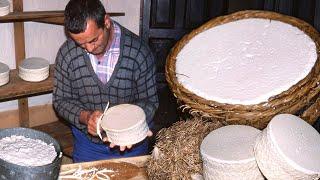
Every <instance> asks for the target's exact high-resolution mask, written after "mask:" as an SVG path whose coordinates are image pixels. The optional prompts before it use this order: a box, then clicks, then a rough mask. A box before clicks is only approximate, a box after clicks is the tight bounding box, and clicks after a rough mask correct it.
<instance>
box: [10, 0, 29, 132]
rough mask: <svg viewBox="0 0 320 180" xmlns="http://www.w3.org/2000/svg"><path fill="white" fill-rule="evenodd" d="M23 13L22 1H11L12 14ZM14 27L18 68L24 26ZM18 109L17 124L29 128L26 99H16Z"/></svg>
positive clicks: (22, 54)
mask: <svg viewBox="0 0 320 180" xmlns="http://www.w3.org/2000/svg"><path fill="white" fill-rule="evenodd" d="M22 11H23V1H22V0H16V1H13V12H22ZM13 27H14V43H15V57H16V67H18V66H19V64H20V62H21V61H22V60H23V59H25V56H26V53H25V40H24V25H23V22H15V23H14V24H13ZM18 108H19V124H20V126H22V127H29V125H30V122H29V106H28V99H27V98H22V99H18Z"/></svg>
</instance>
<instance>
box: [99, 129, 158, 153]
mask: <svg viewBox="0 0 320 180" xmlns="http://www.w3.org/2000/svg"><path fill="white" fill-rule="evenodd" d="M152 135H153V133H152V132H151V131H150V130H149V131H148V133H147V136H148V137H151V136H152ZM103 142H109V140H108V137H104V138H103ZM115 146H117V145H116V144H114V143H112V142H111V143H110V148H114V147H115ZM131 148H132V144H131V145H126V146H120V151H125V150H126V149H131Z"/></svg>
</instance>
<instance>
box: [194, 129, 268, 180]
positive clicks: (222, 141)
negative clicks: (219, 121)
mask: <svg viewBox="0 0 320 180" xmlns="http://www.w3.org/2000/svg"><path fill="white" fill-rule="evenodd" d="M258 134H260V130H258V129H255V128H253V127H250V126H243V125H229V126H225V127H222V128H219V129H216V130H214V131H212V132H211V133H209V134H208V135H207V136H206V137H205V139H204V140H203V141H202V143H201V147H200V153H201V158H202V161H203V176H204V178H205V179H214V180H218V179H219V180H221V179H222V180H224V179H226V180H227V179H240V180H241V179H243V180H245V179H249V180H250V179H252V180H254V179H255V180H256V179H261V180H263V176H262V174H261V173H260V171H259V169H258V166H257V163H256V161H255V158H254V153H253V146H254V142H255V139H256V137H257V135H258Z"/></svg>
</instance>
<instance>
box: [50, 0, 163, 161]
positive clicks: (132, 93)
mask: <svg viewBox="0 0 320 180" xmlns="http://www.w3.org/2000/svg"><path fill="white" fill-rule="evenodd" d="M64 25H65V32H66V34H67V36H68V39H67V41H66V42H65V43H64V44H63V45H62V46H61V48H60V49H59V51H58V54H57V58H56V62H55V63H56V66H55V75H54V89H53V105H54V108H55V110H56V112H57V114H58V115H59V116H61V117H62V118H63V119H65V120H66V121H67V122H68V123H70V124H71V130H72V133H73V136H74V149H73V160H74V162H83V161H92V160H99V159H109V158H118V157H130V156H137V155H144V154H147V153H148V143H147V140H144V141H143V142H141V143H138V144H135V145H133V146H132V147H131V145H129V146H127V147H114V146H115V145H114V144H112V143H111V144H110V145H109V146H110V147H109V146H108V145H107V144H104V142H102V141H101V140H100V139H99V138H98V136H97V134H96V132H97V128H100V127H97V126H96V123H97V119H98V117H100V116H101V115H102V112H103V110H104V108H105V107H106V105H107V103H108V102H110V107H112V106H114V105H118V104H123V103H129V104H135V105H138V106H140V107H141V108H142V109H143V110H144V112H145V113H146V117H147V123H148V125H149V128H152V126H153V122H152V119H153V116H154V113H155V111H156V109H157V108H158V105H159V104H158V97H157V92H156V83H155V60H154V57H153V55H152V53H151V51H150V49H149V47H148V46H147V44H146V43H145V42H143V41H142V40H141V39H140V38H139V37H137V36H136V35H135V34H133V33H132V32H130V31H129V30H127V29H126V28H124V27H122V26H121V25H119V24H118V23H117V22H114V21H112V20H111V19H110V17H109V16H108V15H107V14H106V11H105V9H104V7H103V5H102V4H101V2H100V1H99V0H70V1H69V3H68V4H67V6H66V8H65V22H64ZM148 135H149V136H151V135H152V132H149V134H148Z"/></svg>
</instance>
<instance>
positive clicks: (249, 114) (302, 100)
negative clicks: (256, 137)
mask: <svg viewBox="0 0 320 180" xmlns="http://www.w3.org/2000/svg"><path fill="white" fill-rule="evenodd" d="M246 18H264V19H271V20H277V21H282V22H284V23H287V24H291V25H293V26H295V27H297V28H299V29H300V30H302V31H303V32H305V33H306V34H307V35H308V36H309V37H310V38H311V39H312V40H313V41H314V42H315V44H316V48H317V54H318V58H317V60H316V63H315V65H314V67H313V68H312V70H311V71H310V72H309V74H308V75H307V76H306V77H305V78H304V79H302V80H301V81H299V82H298V83H297V84H295V85H293V86H292V87H290V88H289V89H288V90H286V91H284V92H282V93H280V94H278V95H275V96H273V97H270V98H269V99H268V101H266V102H261V103H259V104H254V105H242V104H227V103H220V102H217V101H213V100H206V99H204V98H202V97H200V96H197V95H195V94H194V93H192V92H190V91H189V90H188V89H186V88H185V87H183V86H182V85H181V84H180V83H179V82H178V80H177V76H176V72H175V70H176V57H177V55H178V54H179V52H180V51H181V49H182V48H183V47H184V46H185V45H186V44H187V43H188V42H189V41H190V40H191V39H192V38H193V37H194V36H196V35H197V34H199V33H201V32H203V31H206V30H207V29H210V28H213V27H215V26H219V25H221V24H225V23H228V22H232V21H237V20H241V19H246ZM319 42H320V36H319V33H318V32H317V31H316V30H315V29H314V28H313V27H312V26H311V25H309V24H307V23H306V22H304V21H302V20H299V19H297V18H294V17H290V16H286V15H281V14H278V13H274V12H267V11H241V12H237V13H234V14H230V15H227V16H221V17H218V18H215V19H212V20H210V21H209V22H207V23H206V24H204V25H202V26H201V27H199V28H198V29H195V30H194V31H192V32H191V33H190V34H188V35H186V36H184V37H183V38H182V39H181V40H180V41H179V42H178V43H177V44H176V45H175V46H174V48H173V49H172V50H171V52H170V54H169V56H168V57H167V63H166V79H167V81H168V83H169V86H170V88H171V90H172V91H173V93H174V95H175V96H176V97H177V98H178V100H179V101H181V102H183V104H184V105H183V106H182V108H183V110H189V113H190V114H192V115H193V116H196V117H197V116H201V117H205V118H206V119H210V120H214V121H220V122H222V123H224V124H243V125H251V126H254V127H256V128H259V129H263V128H265V127H266V125H267V124H268V122H269V121H270V120H271V118H272V117H274V116H275V115H276V114H279V113H289V114H296V115H300V116H301V118H303V119H304V120H306V121H307V122H309V123H310V124H313V123H314V122H315V121H316V120H317V118H319V117H320V110H319V109H320V97H319V94H320V73H319V72H320V61H319V57H320V56H319V52H320V48H319Z"/></svg>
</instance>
